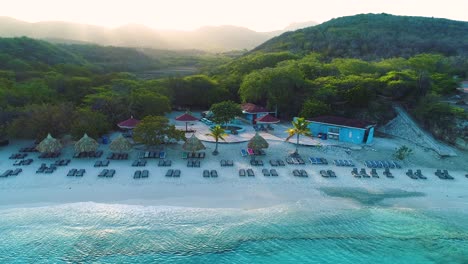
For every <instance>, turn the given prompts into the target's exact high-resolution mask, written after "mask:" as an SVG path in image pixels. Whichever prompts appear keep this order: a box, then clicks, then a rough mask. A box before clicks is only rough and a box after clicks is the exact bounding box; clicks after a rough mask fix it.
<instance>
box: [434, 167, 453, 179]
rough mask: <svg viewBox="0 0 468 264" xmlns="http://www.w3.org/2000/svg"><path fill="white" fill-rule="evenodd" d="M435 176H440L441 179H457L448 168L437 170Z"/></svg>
mask: <svg viewBox="0 0 468 264" xmlns="http://www.w3.org/2000/svg"><path fill="white" fill-rule="evenodd" d="M435 176H437V177H439V179H441V180H453V179H455V178H453V177H452V176H451V175H450V174H449V173H448V171H447V170H443V171H441V170H439V169H438V170H437V171H436V172H435Z"/></svg>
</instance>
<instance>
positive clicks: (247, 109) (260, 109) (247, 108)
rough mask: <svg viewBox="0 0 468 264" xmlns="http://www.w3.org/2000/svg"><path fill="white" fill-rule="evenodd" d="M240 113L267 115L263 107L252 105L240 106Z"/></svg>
mask: <svg viewBox="0 0 468 264" xmlns="http://www.w3.org/2000/svg"><path fill="white" fill-rule="evenodd" d="M241 108H242V111H244V112H246V113H250V114H256V113H269V112H270V111H268V110H267V109H266V108H265V107H262V106H258V105H254V104H251V103H245V104H242V105H241Z"/></svg>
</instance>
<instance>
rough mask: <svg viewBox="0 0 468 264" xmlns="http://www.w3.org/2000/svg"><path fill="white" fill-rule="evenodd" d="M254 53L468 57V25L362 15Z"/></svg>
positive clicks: (283, 37)
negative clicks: (428, 54)
mask: <svg viewBox="0 0 468 264" xmlns="http://www.w3.org/2000/svg"><path fill="white" fill-rule="evenodd" d="M253 51H254V52H255V51H263V52H272V51H291V52H294V53H308V52H319V53H322V54H324V55H326V56H327V57H353V58H364V59H379V58H390V57H410V56H412V55H415V54H420V53H441V54H444V55H468V22H460V21H452V20H448V19H439V18H426V17H411V16H394V15H388V14H361V15H355V16H349V17H341V18H336V19H332V20H330V21H328V22H325V23H323V24H320V25H317V26H314V27H308V28H305V29H300V30H297V31H293V32H287V33H284V34H282V35H280V36H278V37H275V38H273V39H271V40H269V41H267V42H265V43H264V44H262V45H260V46H258V47H257V48H255V49H254V50H253Z"/></svg>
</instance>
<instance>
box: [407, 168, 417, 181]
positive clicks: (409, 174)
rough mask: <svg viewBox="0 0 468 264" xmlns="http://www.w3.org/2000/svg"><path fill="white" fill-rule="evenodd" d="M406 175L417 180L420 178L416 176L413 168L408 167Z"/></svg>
mask: <svg viewBox="0 0 468 264" xmlns="http://www.w3.org/2000/svg"><path fill="white" fill-rule="evenodd" d="M406 175H407V176H408V177H410V178H411V179H413V180H417V179H418V177H417V176H415V175H414V174H413V170H412V169H408V171H407V172H406Z"/></svg>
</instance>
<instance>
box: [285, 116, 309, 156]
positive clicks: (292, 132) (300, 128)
mask: <svg viewBox="0 0 468 264" xmlns="http://www.w3.org/2000/svg"><path fill="white" fill-rule="evenodd" d="M309 124H310V122H309V121H307V120H305V118H303V117H299V118H296V120H294V121H292V125H293V127H292V128H290V129H288V130H287V132H288V135H289V136H288V137H287V138H286V141H289V139H290V138H292V137H293V136H296V151H295V152H294V154H295V155H298V154H299V149H298V148H299V136H300V135H303V136H308V137H312V134H311V133H310V129H309Z"/></svg>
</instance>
